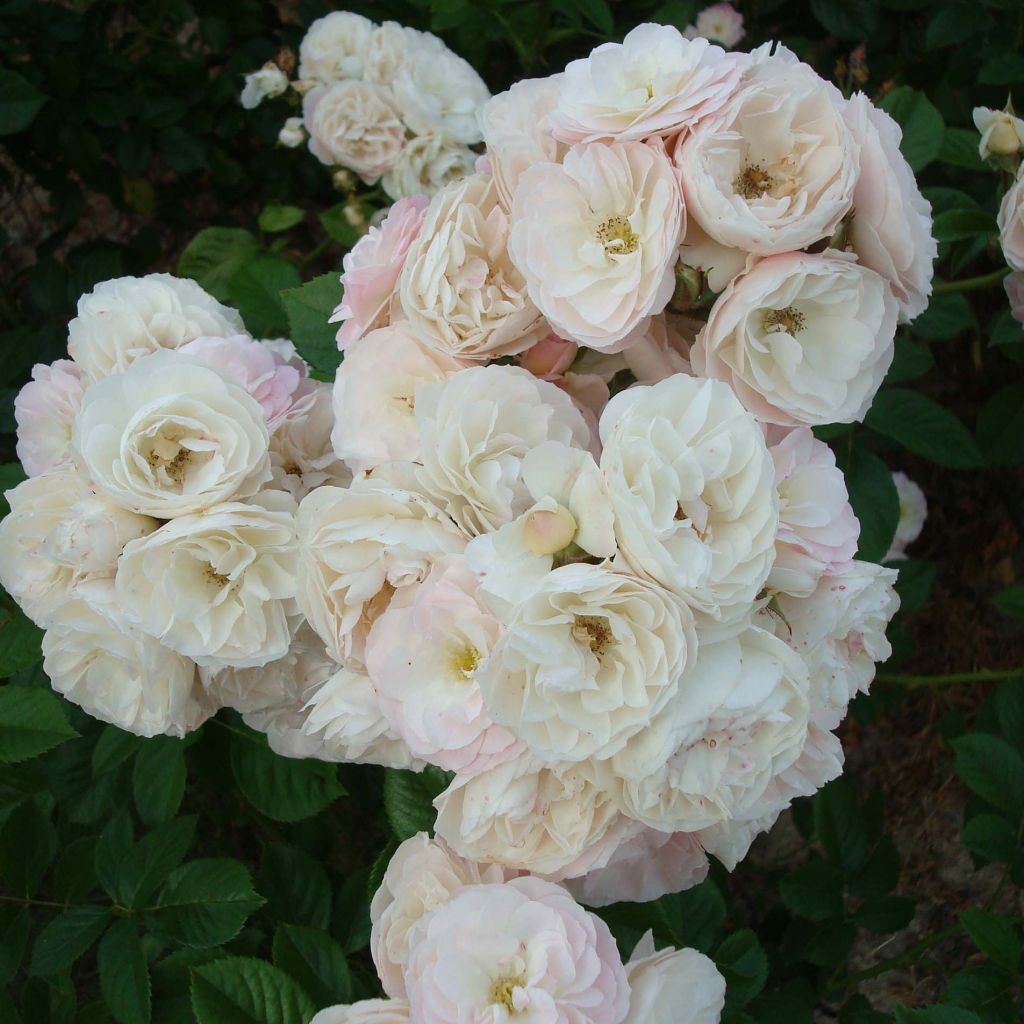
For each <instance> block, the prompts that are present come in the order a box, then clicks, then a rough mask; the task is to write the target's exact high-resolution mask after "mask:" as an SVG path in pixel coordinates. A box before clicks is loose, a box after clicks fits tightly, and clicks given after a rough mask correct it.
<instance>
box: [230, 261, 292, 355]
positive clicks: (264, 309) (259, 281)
mask: <svg viewBox="0 0 1024 1024" xmlns="http://www.w3.org/2000/svg"><path fill="white" fill-rule="evenodd" d="M301 283H302V275H301V274H300V273H299V268H298V267H296V266H295V264H294V263H292V262H291V261H290V260H286V259H282V258H281V257H279V256H257V257H256V258H255V259H253V260H250V261H248V262H247V263H244V264H243V265H242V266H241V267H239V269H238V270H237V271H236V272H235V273H234V274H233V275H232V277H231V280H230V281H229V282H228V295H229V296H230V299H231V302H232V304H233V305H235V306H236V307H237V308H238V311H239V313H241V314H242V319H243V320H244V321H245V325H246V327H247V328H248V329H249V331H250V332H251V333H252V334H254V335H256V337H268V336H272V335H275V334H284V333H286V332H287V330H288V314H287V313H286V312H285V308H284V303H283V302H282V301H281V292H283V291H284V290H286V289H289V288H297V287H298V286H299V285H300V284H301Z"/></svg>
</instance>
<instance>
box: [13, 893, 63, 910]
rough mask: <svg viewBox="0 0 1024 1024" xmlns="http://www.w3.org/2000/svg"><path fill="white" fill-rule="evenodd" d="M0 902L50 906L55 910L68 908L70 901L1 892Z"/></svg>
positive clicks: (29, 905) (26, 905)
mask: <svg viewBox="0 0 1024 1024" xmlns="http://www.w3.org/2000/svg"><path fill="white" fill-rule="evenodd" d="M0 902H3V903H20V904H21V905H22V906H23V907H50V908H52V909H54V910H67V909H68V907H69V906H70V905H71V904H69V903H54V902H53V901H52V900H35V899H32V897H31V896H5V895H4V894H2V893H0Z"/></svg>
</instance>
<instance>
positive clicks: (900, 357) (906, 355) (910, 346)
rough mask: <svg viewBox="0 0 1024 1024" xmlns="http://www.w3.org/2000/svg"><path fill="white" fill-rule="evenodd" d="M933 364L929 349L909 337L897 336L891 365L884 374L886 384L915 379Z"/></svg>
mask: <svg viewBox="0 0 1024 1024" xmlns="http://www.w3.org/2000/svg"><path fill="white" fill-rule="evenodd" d="M934 365H935V358H934V356H933V355H932V353H931V349H929V348H928V346H927V345H922V344H921V343H920V342H917V341H911V340H910V339H909V338H897V339H896V345H895V349H894V354H893V359H892V365H891V366H890V367H889V372H888V373H887V374H886V376H885V382H886V383H887V384H899V383H900V382H901V381H905V380H916V379H917V378H918V377H921V376H923V375H924V374H926V373H927V372H928V371H929V370H930V369H931V368H932V367H933V366H934Z"/></svg>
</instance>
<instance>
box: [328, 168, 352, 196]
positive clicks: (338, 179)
mask: <svg viewBox="0 0 1024 1024" xmlns="http://www.w3.org/2000/svg"><path fill="white" fill-rule="evenodd" d="M331 184H332V185H333V186H334V187H335V188H336V189H337V190H338V191H339V192H351V191H352V189H354V188H355V187H356V179H355V175H354V174H353V173H352V172H351V171H346V170H345V168H344V167H340V168H338V170H336V171H335V172H334V174H332V175H331Z"/></svg>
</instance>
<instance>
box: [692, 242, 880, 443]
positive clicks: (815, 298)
mask: <svg viewBox="0 0 1024 1024" xmlns="http://www.w3.org/2000/svg"><path fill="white" fill-rule="evenodd" d="M897 313H898V306H897V302H896V299H895V298H894V296H893V294H892V291H891V289H890V288H889V286H888V284H887V282H886V281H885V280H884V279H883V278H882V277H881V276H880V275H879V274H876V273H875V272H874V271H873V270H869V269H868V268H867V267H863V266H861V265H860V264H859V263H857V262H856V261H855V259H854V257H853V256H852V255H851V254H849V253H842V252H837V251H836V250H834V249H827V250H826V251H825V252H823V253H820V254H816V255H812V254H807V253H786V254H784V255H781V256H772V257H770V258H768V259H764V260H761V261H760V262H758V263H756V264H755V265H753V266H752V267H750V269H748V270H747V272H746V273H745V274H741V275H740V276H739V277H737V278H735V279H734V280H733V281H732V283H731V284H730V285H729V287H728V288H726V289H725V291H724V292H723V293H722V294H721V295H720V296H719V297H718V299H717V300H716V302H715V304H714V306H713V307H712V309H711V315H710V316H709V317H708V322H707V325H706V326H705V327H704V329H703V330H702V331H701V333H700V334H699V335H698V336H697V341H696V343H695V344H694V346H693V348H692V349H691V351H690V362H691V363H692V364H693V369H694V371H695V372H696V373H699V374H701V375H702V376H707V377H716V378H718V379H719V380H724V381H727V382H728V383H729V384H730V385H731V386H732V388H733V390H734V391H735V392H736V394H737V395H738V397H739V399H740V401H741V402H742V403H743V404H744V405H745V406H746V407H747V408H748V409H749V410H750V411H751V412H752V413H753V414H754V415H755V416H757V418H758V419H759V420H761V421H763V422H765V423H776V424H779V425H780V426H788V427H794V426H808V427H812V426H817V425H818V424H821V423H853V422H859V421H860V420H862V419H863V418H864V415H865V413H866V412H867V410H868V407H869V406H870V405H871V401H872V399H873V398H874V397H875V392H877V391H878V388H879V385H880V384H881V383H882V380H883V378H884V377H885V374H886V372H887V371H888V369H889V366H890V364H891V363H892V355H893V339H894V338H895V335H896V318H897Z"/></svg>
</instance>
